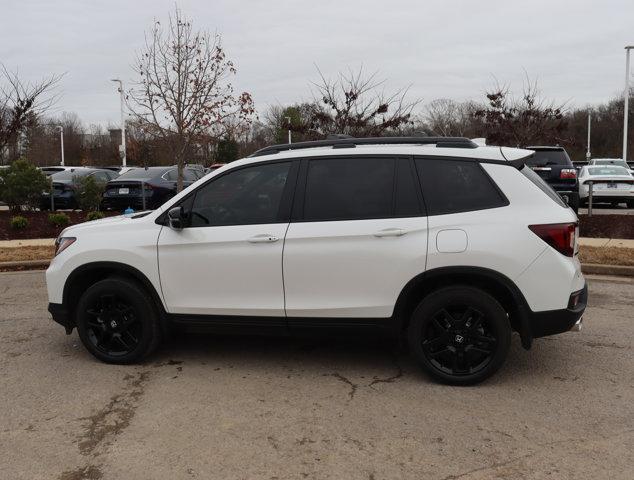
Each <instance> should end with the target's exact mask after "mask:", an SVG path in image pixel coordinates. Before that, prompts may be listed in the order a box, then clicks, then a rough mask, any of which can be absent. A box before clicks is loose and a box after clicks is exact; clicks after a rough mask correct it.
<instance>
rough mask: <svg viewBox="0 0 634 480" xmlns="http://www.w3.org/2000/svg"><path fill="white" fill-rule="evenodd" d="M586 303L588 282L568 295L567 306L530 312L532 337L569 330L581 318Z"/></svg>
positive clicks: (529, 320)
mask: <svg viewBox="0 0 634 480" xmlns="http://www.w3.org/2000/svg"><path fill="white" fill-rule="evenodd" d="M587 304H588V284H587V283H586V284H585V285H584V286H583V288H582V289H581V290H578V291H576V292H573V293H572V294H571V295H570V300H569V302H568V308H564V309H561V310H548V311H545V312H531V313H530V314H529V319H528V323H529V326H530V329H531V335H532V337H533V338H539V337H546V336H548V335H556V334H558V333H563V332H567V331H569V330H571V329H572V328H573V327H574V326H575V325H576V324H577V322H579V320H580V319H581V316H582V315H583V312H584V311H585V309H586V306H587Z"/></svg>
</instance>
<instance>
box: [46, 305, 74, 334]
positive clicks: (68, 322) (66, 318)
mask: <svg viewBox="0 0 634 480" xmlns="http://www.w3.org/2000/svg"><path fill="white" fill-rule="evenodd" d="M48 311H49V312H50V313H51V316H52V317H53V320H54V321H56V322H57V323H59V324H60V325H61V326H62V327H64V328H65V329H66V333H67V334H68V335H70V333H71V332H72V331H73V328H75V322H73V319H72V318H71V315H70V312H69V311H68V309H67V308H66V307H65V306H64V305H62V304H60V303H49V304H48Z"/></svg>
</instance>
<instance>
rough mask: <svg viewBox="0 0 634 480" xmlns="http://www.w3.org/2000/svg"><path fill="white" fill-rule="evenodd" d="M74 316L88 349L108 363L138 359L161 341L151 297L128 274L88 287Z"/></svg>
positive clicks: (136, 360) (130, 361) (80, 335)
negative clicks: (125, 276)
mask: <svg viewBox="0 0 634 480" xmlns="http://www.w3.org/2000/svg"><path fill="white" fill-rule="evenodd" d="M75 320H76V324H77V331H78V332H79V338H80V339H81V341H82V343H83V344H84V346H85V347H86V349H87V350H88V351H89V352H90V353H92V354H93V355H94V356H95V357H97V358H98V359H99V360H102V361H104V362H107V363H118V364H127V363H134V362H138V361H139V360H141V359H143V358H144V357H146V356H147V355H149V354H150V353H151V352H152V351H153V350H154V349H155V348H156V346H157V345H158V343H159V341H160V328H159V325H158V314H157V311H156V307H155V305H154V303H153V300H152V298H151V297H150V295H149V294H148V293H147V292H146V291H145V290H144V288H143V287H142V286H140V285H139V284H138V283H137V282H135V281H133V280H129V279H127V278H120V277H111V278H107V279H105V280H101V281H99V282H97V283H95V284H94V285H92V286H91V287H89V288H88V290H86V292H85V293H84V294H83V295H82V297H81V299H80V300H79V302H78V304H77V309H76V319H75Z"/></svg>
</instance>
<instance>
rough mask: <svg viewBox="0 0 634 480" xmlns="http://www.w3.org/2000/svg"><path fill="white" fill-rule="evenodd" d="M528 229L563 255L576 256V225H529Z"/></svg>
mask: <svg viewBox="0 0 634 480" xmlns="http://www.w3.org/2000/svg"><path fill="white" fill-rule="evenodd" d="M528 228H530V229H531V231H532V232H533V233H534V234H535V235H537V236H538V237H539V238H541V239H542V240H543V241H544V242H546V243H547V244H548V245H550V246H551V247H553V248H554V249H555V250H557V251H558V252H559V253H561V254H562V255H565V256H567V257H572V256H573V255H574V254H575V233H576V230H577V224H576V223H551V224H546V225H529V226H528Z"/></svg>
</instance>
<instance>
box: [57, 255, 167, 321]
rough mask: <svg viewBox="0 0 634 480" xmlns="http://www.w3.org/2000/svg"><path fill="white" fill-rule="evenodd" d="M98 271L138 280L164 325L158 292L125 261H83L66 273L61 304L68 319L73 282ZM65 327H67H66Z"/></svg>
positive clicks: (71, 311)
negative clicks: (83, 262)
mask: <svg viewBox="0 0 634 480" xmlns="http://www.w3.org/2000/svg"><path fill="white" fill-rule="evenodd" d="M99 272H101V275H98V276H99V277H103V278H108V277H111V276H113V275H117V274H123V275H124V276H127V277H131V278H133V279H134V280H136V281H138V282H139V283H140V284H141V285H142V286H143V287H144V288H145V289H146V291H147V292H148V293H149V294H150V296H151V297H152V300H153V301H154V304H155V305H156V308H157V311H158V314H159V318H160V319H161V324H162V326H163V327H166V318H167V313H166V310H165V306H164V304H163V300H162V298H161V295H160V293H159V292H158V291H157V290H156V288H155V287H154V285H153V284H152V282H151V281H150V279H149V278H147V276H146V275H145V274H144V273H143V272H141V271H140V270H139V269H137V268H135V267H133V266H131V265H128V264H127V263H121V262H112V261H97V262H90V263H85V264H83V265H80V266H79V267H77V268H76V269H75V270H73V271H72V272H71V273H70V274H69V275H68V277H67V278H66V282H65V283H64V290H63V293H62V304H61V306H62V307H63V309H64V310H65V311H66V312H67V313H66V314H67V315H68V316H69V319H70V321H72V319H73V317H74V310H75V303H76V300H77V299H75V300H73V293H74V292H73V288H74V287H75V282H77V280H78V279H81V278H82V276H84V275H90V274H91V273H95V274H98V273H99ZM85 290H86V289H84V290H83V291H85ZM73 326H74V322H73ZM66 328H67V329H68V327H66ZM71 328H72V327H71Z"/></svg>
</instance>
